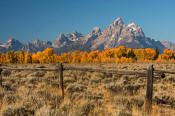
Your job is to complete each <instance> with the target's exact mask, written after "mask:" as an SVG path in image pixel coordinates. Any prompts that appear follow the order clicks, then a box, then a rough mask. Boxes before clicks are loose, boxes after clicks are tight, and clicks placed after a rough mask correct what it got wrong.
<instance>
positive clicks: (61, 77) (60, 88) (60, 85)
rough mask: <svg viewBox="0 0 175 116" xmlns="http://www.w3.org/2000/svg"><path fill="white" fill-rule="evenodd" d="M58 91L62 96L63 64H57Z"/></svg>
mask: <svg viewBox="0 0 175 116" xmlns="http://www.w3.org/2000/svg"><path fill="white" fill-rule="evenodd" d="M59 93H60V94H61V96H62V98H64V86H63V65H62V64H61V63H60V64H59Z"/></svg>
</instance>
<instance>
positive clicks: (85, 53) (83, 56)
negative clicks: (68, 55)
mask: <svg viewBox="0 0 175 116" xmlns="http://www.w3.org/2000/svg"><path fill="white" fill-rule="evenodd" d="M81 63H88V53H87V52H86V51H85V52H84V53H83V54H82V57H81Z"/></svg>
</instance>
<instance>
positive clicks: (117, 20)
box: [111, 17, 123, 26]
mask: <svg viewBox="0 0 175 116" xmlns="http://www.w3.org/2000/svg"><path fill="white" fill-rule="evenodd" d="M118 25H123V20H122V19H121V18H120V17H118V18H117V19H115V20H114V22H113V23H112V24H111V26H118Z"/></svg>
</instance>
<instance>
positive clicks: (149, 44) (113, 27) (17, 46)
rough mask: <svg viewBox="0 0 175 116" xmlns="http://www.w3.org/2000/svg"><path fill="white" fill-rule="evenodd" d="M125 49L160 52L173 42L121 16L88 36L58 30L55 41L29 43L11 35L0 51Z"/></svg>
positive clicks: (59, 51)
mask: <svg viewBox="0 0 175 116" xmlns="http://www.w3.org/2000/svg"><path fill="white" fill-rule="evenodd" d="M122 45H123V46H126V47H127V48H156V47H158V48H159V50H160V52H162V51H163V50H164V49H165V48H169V49H173V50H174V48H175V45H173V44H170V43H168V42H160V41H156V40H154V39H151V38H148V37H146V36H145V34H144V32H143V30H142V28H141V27H139V26H138V25H136V24H135V23H134V22H131V23H129V24H128V25H125V24H124V23H123V21H122V19H121V18H120V17H118V18H117V19H116V20H114V22H113V23H112V24H110V25H109V27H107V28H106V29H104V30H103V31H102V30H101V29H100V28H99V27H94V28H93V29H92V31H91V32H90V33H89V34H88V35H83V34H81V33H79V32H76V31H73V32H71V33H67V34H64V33H60V35H59V36H58V38H57V39H56V40H54V41H52V42H51V41H46V42H44V41H40V40H35V41H34V42H32V43H30V42H27V43H25V44H22V43H21V42H19V41H18V40H15V39H14V38H10V39H9V40H8V41H7V42H5V43H2V44H0V51H1V52H6V51H8V50H15V51H17V50H23V51H30V52H37V51H43V50H44V49H45V48H48V47H49V48H54V51H55V52H56V53H58V54H60V53H63V52H72V51H74V50H81V51H91V50H100V51H102V50H104V49H105V48H115V47H118V46H122Z"/></svg>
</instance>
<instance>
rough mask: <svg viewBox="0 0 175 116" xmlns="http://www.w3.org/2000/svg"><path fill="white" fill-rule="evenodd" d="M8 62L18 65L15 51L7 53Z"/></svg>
mask: <svg viewBox="0 0 175 116" xmlns="http://www.w3.org/2000/svg"><path fill="white" fill-rule="evenodd" d="M6 62H7V63H17V57H16V54H15V52H14V51H13V50H12V51H8V52H7V53H6Z"/></svg>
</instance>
